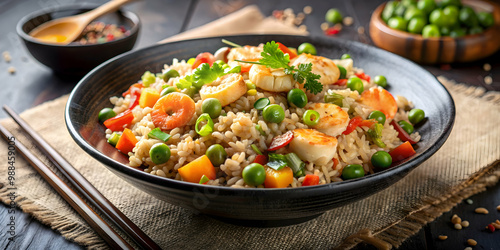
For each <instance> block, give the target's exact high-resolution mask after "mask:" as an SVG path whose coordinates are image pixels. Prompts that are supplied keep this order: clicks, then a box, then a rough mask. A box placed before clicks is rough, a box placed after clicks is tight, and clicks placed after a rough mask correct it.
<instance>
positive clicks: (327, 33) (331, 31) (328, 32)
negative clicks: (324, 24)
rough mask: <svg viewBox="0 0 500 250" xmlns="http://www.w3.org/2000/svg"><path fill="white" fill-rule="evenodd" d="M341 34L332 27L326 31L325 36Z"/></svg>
mask: <svg viewBox="0 0 500 250" xmlns="http://www.w3.org/2000/svg"><path fill="white" fill-rule="evenodd" d="M339 32H340V30H339V29H338V28H337V27H335V26H334V27H330V28H328V29H326V30H325V35H327V36H333V35H337V34H338V33H339Z"/></svg>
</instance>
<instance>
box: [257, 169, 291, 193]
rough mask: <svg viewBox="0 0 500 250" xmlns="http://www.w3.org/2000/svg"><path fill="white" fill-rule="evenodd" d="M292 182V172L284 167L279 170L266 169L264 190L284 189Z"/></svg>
mask: <svg viewBox="0 0 500 250" xmlns="http://www.w3.org/2000/svg"><path fill="white" fill-rule="evenodd" d="M292 182H293V171H292V169H291V168H289V167H284V168H282V169H280V170H274V169H272V168H269V167H268V168H267V169H266V180H265V181H264V186H265V187H266V188H286V187H288V186H290V184H292Z"/></svg>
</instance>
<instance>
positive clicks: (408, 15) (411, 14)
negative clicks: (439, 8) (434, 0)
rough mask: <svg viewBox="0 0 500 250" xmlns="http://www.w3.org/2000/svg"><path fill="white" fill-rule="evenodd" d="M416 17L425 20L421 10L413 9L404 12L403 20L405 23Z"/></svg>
mask: <svg viewBox="0 0 500 250" xmlns="http://www.w3.org/2000/svg"><path fill="white" fill-rule="evenodd" d="M416 17H420V18H425V13H424V12H423V11H422V10H421V9H418V8H415V7H413V8H409V9H407V10H406V12H405V16H404V19H405V20H406V21H410V20H411V19H413V18H416Z"/></svg>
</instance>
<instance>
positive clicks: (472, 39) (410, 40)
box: [370, 0, 500, 64]
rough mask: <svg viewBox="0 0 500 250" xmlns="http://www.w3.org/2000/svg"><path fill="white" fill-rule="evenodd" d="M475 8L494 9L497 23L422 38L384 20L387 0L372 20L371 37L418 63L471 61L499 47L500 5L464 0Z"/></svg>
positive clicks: (375, 42)
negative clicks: (456, 34) (473, 30)
mask: <svg viewBox="0 0 500 250" xmlns="http://www.w3.org/2000/svg"><path fill="white" fill-rule="evenodd" d="M462 2H463V4H464V5H468V6H471V7H472V8H473V9H475V10H476V11H478V10H479V11H488V12H491V13H493V17H494V19H495V24H494V25H493V26H492V27H490V28H488V29H486V30H485V31H484V32H482V33H480V34H475V35H467V36H464V37H459V38H453V37H440V38H423V37H422V35H418V34H411V33H408V32H404V31H400V30H396V29H392V28H390V27H389V26H387V24H386V23H385V22H384V21H383V20H382V18H381V13H382V11H383V10H384V7H385V3H384V4H382V5H380V6H379V7H377V9H376V10H375V11H374V12H373V14H372V17H371V20H370V37H371V38H372V41H373V43H374V44H375V45H377V46H378V47H380V48H382V49H385V50H387V51H390V52H393V53H396V54H398V55H400V56H404V57H406V58H408V59H410V60H412V61H415V62H417V63H424V64H436V63H452V62H470V61H475V60H478V59H481V58H484V57H487V56H490V55H492V54H493V53H495V52H496V51H497V50H498V49H499V48H500V5H498V4H497V3H493V2H491V1H483V0H482V1H477V0H464V1H462Z"/></svg>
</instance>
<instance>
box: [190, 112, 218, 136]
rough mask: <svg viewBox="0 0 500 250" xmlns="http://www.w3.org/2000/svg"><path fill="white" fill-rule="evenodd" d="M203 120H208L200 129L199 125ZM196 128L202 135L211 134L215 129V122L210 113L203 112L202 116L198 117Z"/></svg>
mask: <svg viewBox="0 0 500 250" xmlns="http://www.w3.org/2000/svg"><path fill="white" fill-rule="evenodd" d="M203 121H206V122H207V124H205V125H203V126H202V127H201V129H199V128H198V127H199V125H200V123H201V122H203ZM194 129H195V130H196V133H198V134H199V135H201V136H207V135H209V134H211V133H212V132H213V131H214V122H213V121H212V118H210V115H209V114H207V113H203V114H202V115H200V117H198V119H197V120H196V125H195V126H194Z"/></svg>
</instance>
